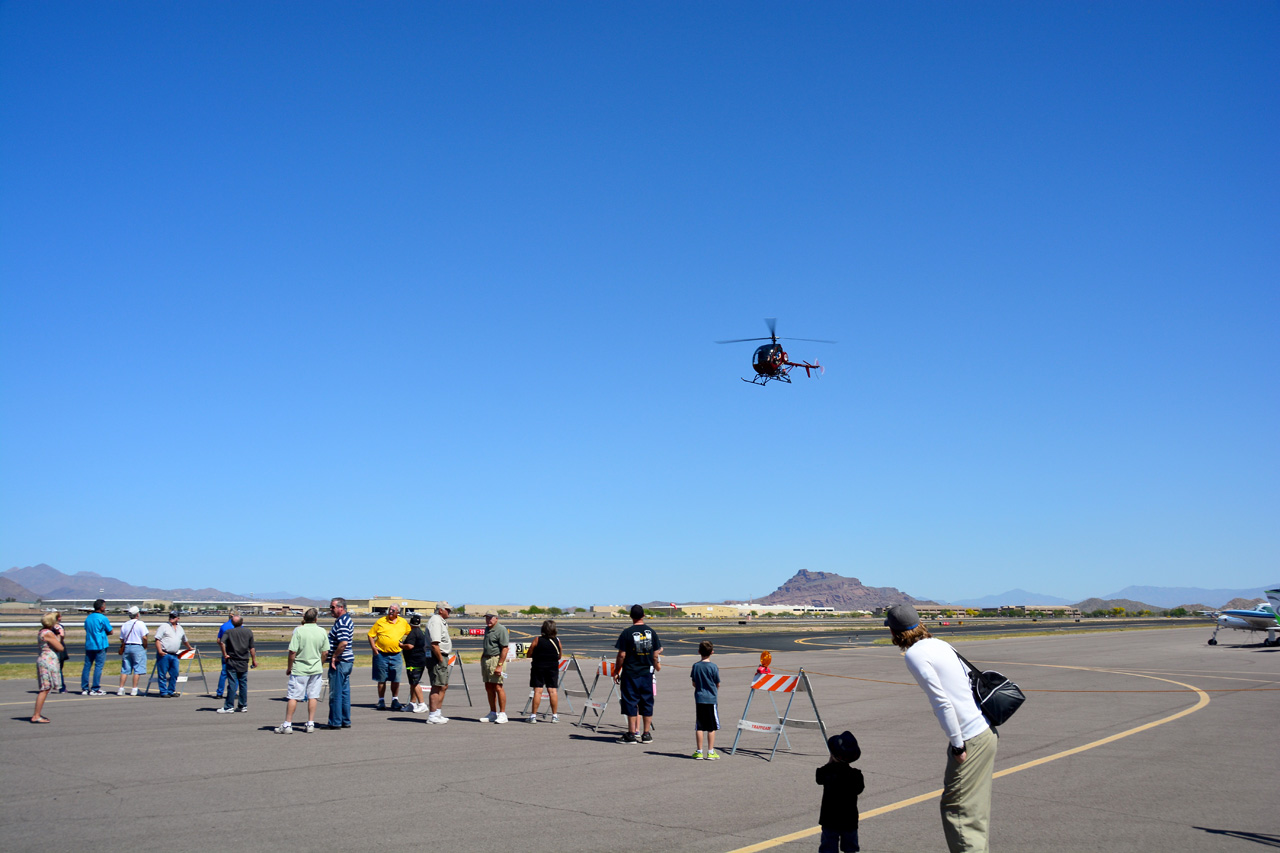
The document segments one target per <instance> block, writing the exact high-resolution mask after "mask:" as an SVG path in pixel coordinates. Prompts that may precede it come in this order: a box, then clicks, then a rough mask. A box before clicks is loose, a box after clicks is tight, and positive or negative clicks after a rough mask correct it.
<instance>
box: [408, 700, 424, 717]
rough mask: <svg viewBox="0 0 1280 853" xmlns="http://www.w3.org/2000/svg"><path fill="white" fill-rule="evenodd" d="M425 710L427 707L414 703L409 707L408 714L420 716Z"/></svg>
mask: <svg viewBox="0 0 1280 853" xmlns="http://www.w3.org/2000/svg"><path fill="white" fill-rule="evenodd" d="M426 710H427V706H426V705H424V704H422V703H421V702H414V703H413V704H412V705H411V706H409V713H411V714H421V713H423V712H425V711H426Z"/></svg>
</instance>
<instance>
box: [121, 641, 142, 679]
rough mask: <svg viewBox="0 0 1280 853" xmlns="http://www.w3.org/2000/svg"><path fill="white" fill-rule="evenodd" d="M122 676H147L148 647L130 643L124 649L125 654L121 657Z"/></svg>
mask: <svg viewBox="0 0 1280 853" xmlns="http://www.w3.org/2000/svg"><path fill="white" fill-rule="evenodd" d="M120 674H121V675H130V674H134V675H146V674H147V647H146V646H142V645H139V644H137V643H130V644H129V645H127V646H125V647H124V654H123V655H121V657H120Z"/></svg>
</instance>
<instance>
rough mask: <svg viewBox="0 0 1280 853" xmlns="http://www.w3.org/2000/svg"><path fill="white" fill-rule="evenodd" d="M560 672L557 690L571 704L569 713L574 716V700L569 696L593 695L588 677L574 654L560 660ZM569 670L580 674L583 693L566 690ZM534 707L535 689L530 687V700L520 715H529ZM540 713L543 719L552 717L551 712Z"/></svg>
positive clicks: (527, 700) (526, 702)
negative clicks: (566, 678)
mask: <svg viewBox="0 0 1280 853" xmlns="http://www.w3.org/2000/svg"><path fill="white" fill-rule="evenodd" d="M559 670H560V671H559V673H558V675H557V677H556V688H557V689H558V690H559V691H560V695H561V696H563V697H564V701H566V702H568V703H569V713H570V714H572V713H573V712H574V707H573V700H572V699H570V698H569V694H570V693H573V694H574V695H575V696H589V695H591V691H590V689H589V688H588V687H587V677H586V676H585V675H583V674H582V666H581V665H580V664H579V663H578V658H577V655H575V654H573V653H572V652H570V653H569V657H567V658H560V666H559ZM569 670H573V671H574V672H576V673H578V680H579V681H581V682H582V691H581V692H579V691H577V690H570V689H569V688H566V687H565V686H564V680H565V677H566V676H568V674H569ZM532 707H533V688H532V687H530V688H529V698H528V699H526V700H525V702H524V710H522V711H521V712H520V713H521V714H526V715H527V714H528V713H529V709H530V708H532ZM539 713H540V714H541V715H542V716H543V717H549V716H550V712H539Z"/></svg>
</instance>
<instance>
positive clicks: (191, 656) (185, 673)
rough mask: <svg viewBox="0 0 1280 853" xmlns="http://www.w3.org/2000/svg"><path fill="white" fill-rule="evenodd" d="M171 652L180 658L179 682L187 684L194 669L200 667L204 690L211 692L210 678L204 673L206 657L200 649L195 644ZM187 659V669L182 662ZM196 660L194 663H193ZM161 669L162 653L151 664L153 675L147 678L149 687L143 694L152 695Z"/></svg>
mask: <svg viewBox="0 0 1280 853" xmlns="http://www.w3.org/2000/svg"><path fill="white" fill-rule="evenodd" d="M169 654H174V655H177V658H178V680H177V683H178V684H186V683H187V681H189V680H190V678H191V674H192V670H193V669H194V668H195V667H196V666H199V667H200V675H199V678H200V680H201V681H203V682H204V692H205V693H208V692H209V679H208V678H206V677H205V674H204V659H203V658H201V657H200V650H199V649H198V648H196V647H194V646H192V647H191V648H189V649H184V650H182V651H180V652H170V653H169ZM183 661H186V669H183V668H182V665H183V664H182V662H183ZM192 661H194V663H192ZM159 670H160V655H156V658H155V661H154V662H153V663H152V664H151V675H150V676H149V677H148V678H147V689H146V690H144V691H143V692H142V695H143V696H150V695H151V685H152V683H154V682H155V680H156V676H157V673H158V672H159Z"/></svg>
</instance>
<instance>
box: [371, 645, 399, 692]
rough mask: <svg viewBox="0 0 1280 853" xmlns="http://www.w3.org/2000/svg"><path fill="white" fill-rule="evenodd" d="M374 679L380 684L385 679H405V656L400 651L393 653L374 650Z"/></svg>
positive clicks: (397, 680)
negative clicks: (401, 655)
mask: <svg viewBox="0 0 1280 853" xmlns="http://www.w3.org/2000/svg"><path fill="white" fill-rule="evenodd" d="M373 680H374V681H376V682H378V683H379V684H381V683H382V682H384V681H396V682H400V681H404V658H402V657H400V653H399V652H397V653H396V654H393V655H389V654H384V653H383V652H374V654H373Z"/></svg>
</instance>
